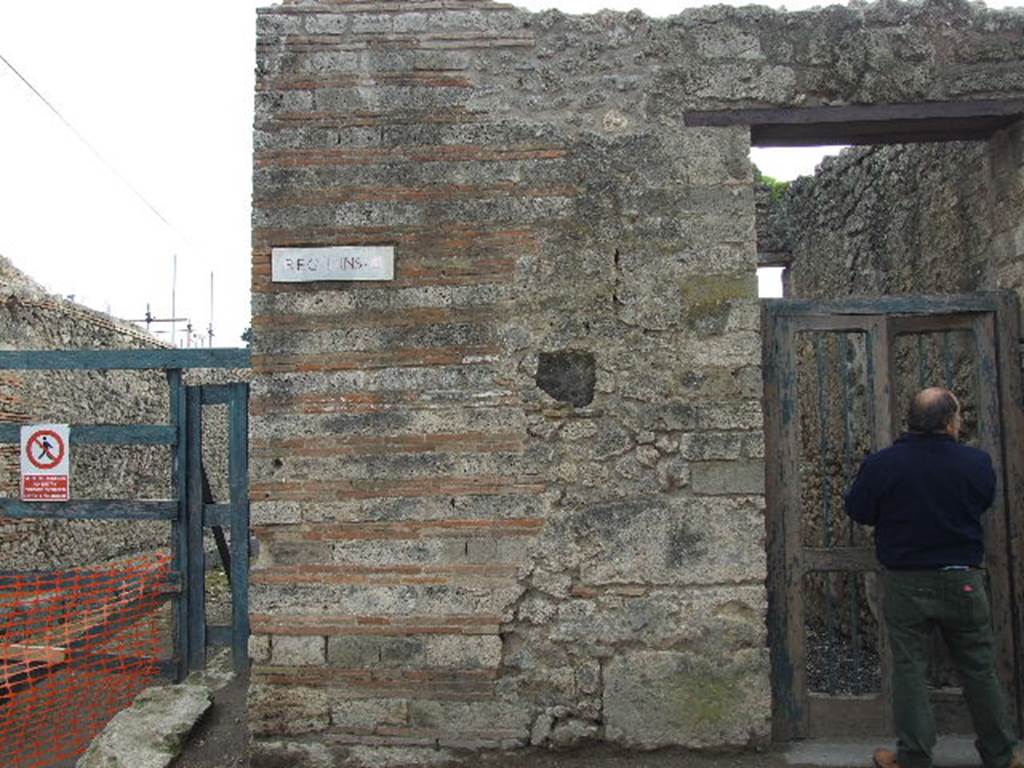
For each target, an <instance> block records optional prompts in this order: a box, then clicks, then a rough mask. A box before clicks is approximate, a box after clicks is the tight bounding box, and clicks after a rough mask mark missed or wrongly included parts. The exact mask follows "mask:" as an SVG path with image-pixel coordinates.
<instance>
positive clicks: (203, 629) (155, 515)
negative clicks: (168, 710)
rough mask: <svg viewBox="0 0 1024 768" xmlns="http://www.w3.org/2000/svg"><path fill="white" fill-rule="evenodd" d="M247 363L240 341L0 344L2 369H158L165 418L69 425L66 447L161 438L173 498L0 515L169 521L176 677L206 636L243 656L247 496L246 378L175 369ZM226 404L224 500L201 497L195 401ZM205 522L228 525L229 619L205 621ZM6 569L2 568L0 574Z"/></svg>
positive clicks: (192, 664) (4, 429)
mask: <svg viewBox="0 0 1024 768" xmlns="http://www.w3.org/2000/svg"><path fill="white" fill-rule="evenodd" d="M249 365H250V355H249V350H248V349H129V350H111V349H89V350H15V351H0V370H4V369H7V370H12V369H13V370H163V371H165V372H166V376H167V383H168V387H169V409H168V423H167V424H116V425H108V424H91V425H73V426H72V429H71V434H70V440H71V444H72V445H166V446H169V447H171V448H172V449H173V451H174V455H173V473H172V475H173V490H174V498H173V499H167V500H158V501H135V500H125V499H99V500H96V499H90V500H81V499H79V500H75V499H73V500H71V501H67V502H41V503H37V502H33V503H25V502H22V501H20V500H18V499H0V516H5V517H10V518H51V519H64V520H167V521H170V522H171V551H172V555H173V560H172V568H173V569H174V575H173V580H174V583H175V584H178V585H180V587H179V588H178V589H177V590H176V592H177V594H176V603H177V605H176V608H175V614H174V615H175V623H174V653H175V658H176V664H175V676H176V677H177V678H178V679H182V678H183V677H184V676H185V675H186V674H187V673H188V672H189V671H190V670H192V669H198V668H202V667H203V666H205V663H206V647H207V645H208V644H214V645H228V644H230V645H231V648H232V654H233V658H234V663H235V668H236V669H237V670H239V671H243V670H244V669H245V668H246V666H247V663H248V647H247V646H248V638H249V616H248V613H249V610H248V608H249V606H248V564H249V501H248V397H249V395H248V384H245V383H232V384H218V385H200V386H186V385H185V384H184V377H183V371H184V370H185V369H194V368H222V369H223V368H237V369H245V368H248V367H249ZM204 404H207V405H209V404H226V405H227V406H228V413H229V420H228V423H229V436H228V441H229V462H228V463H229V467H228V475H229V488H230V500H229V501H228V502H227V503H220V504H212V503H205V502H204V499H203V492H202V488H203V482H202V473H203V468H202V445H201V441H202V406H203V405H204ZM20 426H21V425H18V424H0V444H4V443H7V444H11V443H15V444H16V443H18V442H19V441H20ZM208 527H229V528H230V530H231V557H230V579H231V585H232V623H231V625H230V626H210V627H207V625H206V616H205V579H206V576H205V569H206V563H205V552H204V548H203V533H204V529H205V528H208ZM7 575H9V574H4V573H2V572H0V581H2V579H3V578H4V577H6V576H7Z"/></svg>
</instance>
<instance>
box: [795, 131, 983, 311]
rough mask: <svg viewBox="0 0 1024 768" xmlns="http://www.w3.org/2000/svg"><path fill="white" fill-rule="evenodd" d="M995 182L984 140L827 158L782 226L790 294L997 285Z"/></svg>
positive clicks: (802, 181)
mask: <svg viewBox="0 0 1024 768" xmlns="http://www.w3.org/2000/svg"><path fill="white" fill-rule="evenodd" d="M991 177H992V169H991V162H990V152H989V147H988V145H987V144H986V143H985V142H952V143H940V144H911V145H904V146H892V147H863V148H858V149H852V150H846V151H845V152H844V153H843V154H842V155H840V156H839V157H836V158H829V159H827V160H826V161H825V162H824V163H823V164H822V166H821V167H820V169H819V172H818V173H817V174H816V175H815V176H814V177H802V178H799V179H797V180H796V181H794V182H793V183H792V184H791V185H790V188H789V191H788V193H787V194H786V195H785V197H784V198H783V200H782V201H781V205H780V208H781V209H782V210H784V214H783V215H781V216H778V217H776V219H775V220H776V222H778V223H779V224H780V225H781V228H784V229H785V230H786V232H785V235H784V237H785V239H786V240H787V241H788V246H789V252H790V258H791V263H792V266H791V268H790V273H791V274H790V287H791V290H792V294H793V295H794V296H800V297H808V298H809V297H822V298H837V297H840V296H847V295H883V294H900V293H962V292H970V291H975V290H982V289H985V288H993V287H995V271H996V270H995V265H994V263H993V262H992V260H991V258H990V247H991V244H992V234H993V233H992V215H991V206H992V197H991ZM775 239H776V240H780V239H782V237H778V236H777V237H776V238H775Z"/></svg>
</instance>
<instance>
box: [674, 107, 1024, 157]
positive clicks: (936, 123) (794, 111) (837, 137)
mask: <svg viewBox="0 0 1024 768" xmlns="http://www.w3.org/2000/svg"><path fill="white" fill-rule="evenodd" d="M1022 117H1024V99H1004V100H984V101H956V102H926V103H921V104H878V105H872V106H865V105H852V106H839V107H832V106H829V107H792V108H786V109H736V110H719V111H709V112H687V113H686V114H685V115H684V117H683V120H684V122H685V124H686V125H687V126H693V127H726V126H733V125H748V126H750V142H751V144H752V145H753V146H761V147H786V146H789V147H798V146H814V145H823V144H908V143H915V142H933V141H983V140H985V139H988V138H989V137H990V136H991V135H992V134H993V133H995V132H996V131H998V130H1001V129H1003V128H1006V127H1007V126H1009V125H1011V124H1013V123H1014V122H1016V121H1017V120H1020V119H1021V118H1022Z"/></svg>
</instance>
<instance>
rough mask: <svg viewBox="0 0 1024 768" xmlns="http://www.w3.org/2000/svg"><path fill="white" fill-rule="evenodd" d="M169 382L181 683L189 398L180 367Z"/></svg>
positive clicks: (178, 677)
mask: <svg viewBox="0 0 1024 768" xmlns="http://www.w3.org/2000/svg"><path fill="white" fill-rule="evenodd" d="M167 383H168V386H169V388H170V401H171V402H170V423H171V426H172V427H173V428H174V430H175V433H176V440H175V444H174V456H173V459H172V478H173V480H172V481H173V485H174V498H175V499H177V501H178V515H177V517H176V518H175V520H174V521H173V522H172V523H171V560H172V563H171V568H172V569H173V570H174V572H175V573H178V574H181V580H180V583H179V587H180V591H179V592H178V599H177V601H176V602H175V610H174V630H173V634H174V659H175V663H176V669H175V673H174V679H175V682H179V683H180V682H181V681H182V680H184V679H185V677H186V676H187V675H188V669H189V656H188V648H189V646H188V640H189V637H188V621H189V600H188V598H189V591H188V580H187V578H185V575H186V574H187V573H188V524H187V520H188V502H187V499H186V497H185V489H186V488H187V487H188V478H187V460H186V447H187V441H188V436H187V430H186V421H185V420H186V397H185V387H184V385H183V383H182V372H181V369H180V368H179V369H172V370H168V371H167Z"/></svg>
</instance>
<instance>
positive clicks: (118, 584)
mask: <svg viewBox="0 0 1024 768" xmlns="http://www.w3.org/2000/svg"><path fill="white" fill-rule="evenodd" d="M169 583H170V558H169V557H168V556H167V555H164V554H153V555H147V556H145V557H138V558H134V559H131V560H121V561H117V562H113V563H105V564H103V565H102V566H97V567H87V568H80V569H75V570H69V571H60V572H45V573H25V574H8V575H3V576H0V766H4V767H5V768H46V766H51V765H53V764H54V763H57V762H59V761H62V760H69V759H72V758H74V757H77V756H78V755H79V754H81V753H82V752H83V751H84V750H85V748H86V747H87V746H88V744H89V742H90V741H91V740H92V739H93V737H94V736H95V735H96V734H97V733H99V731H101V730H102V729H103V726H104V725H106V723H107V721H109V720H110V718H111V717H113V716H114V715H115V714H116V713H117V712H119V711H120V710H122V709H124V708H125V707H126V706H127V705H128V704H129V703H131V701H132V699H133V698H134V697H135V695H136V694H137V693H138V692H139V691H141V690H142V689H143V688H145V687H146V686H148V685H152V684H153V683H154V682H155V680H156V678H157V677H158V676H159V674H160V660H161V658H166V657H167V655H168V643H169V638H168V635H169V632H168V615H169V609H168V608H167V607H166V606H165V605H164V604H165V602H166V599H167V595H168V592H169ZM161 606H164V607H161Z"/></svg>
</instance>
